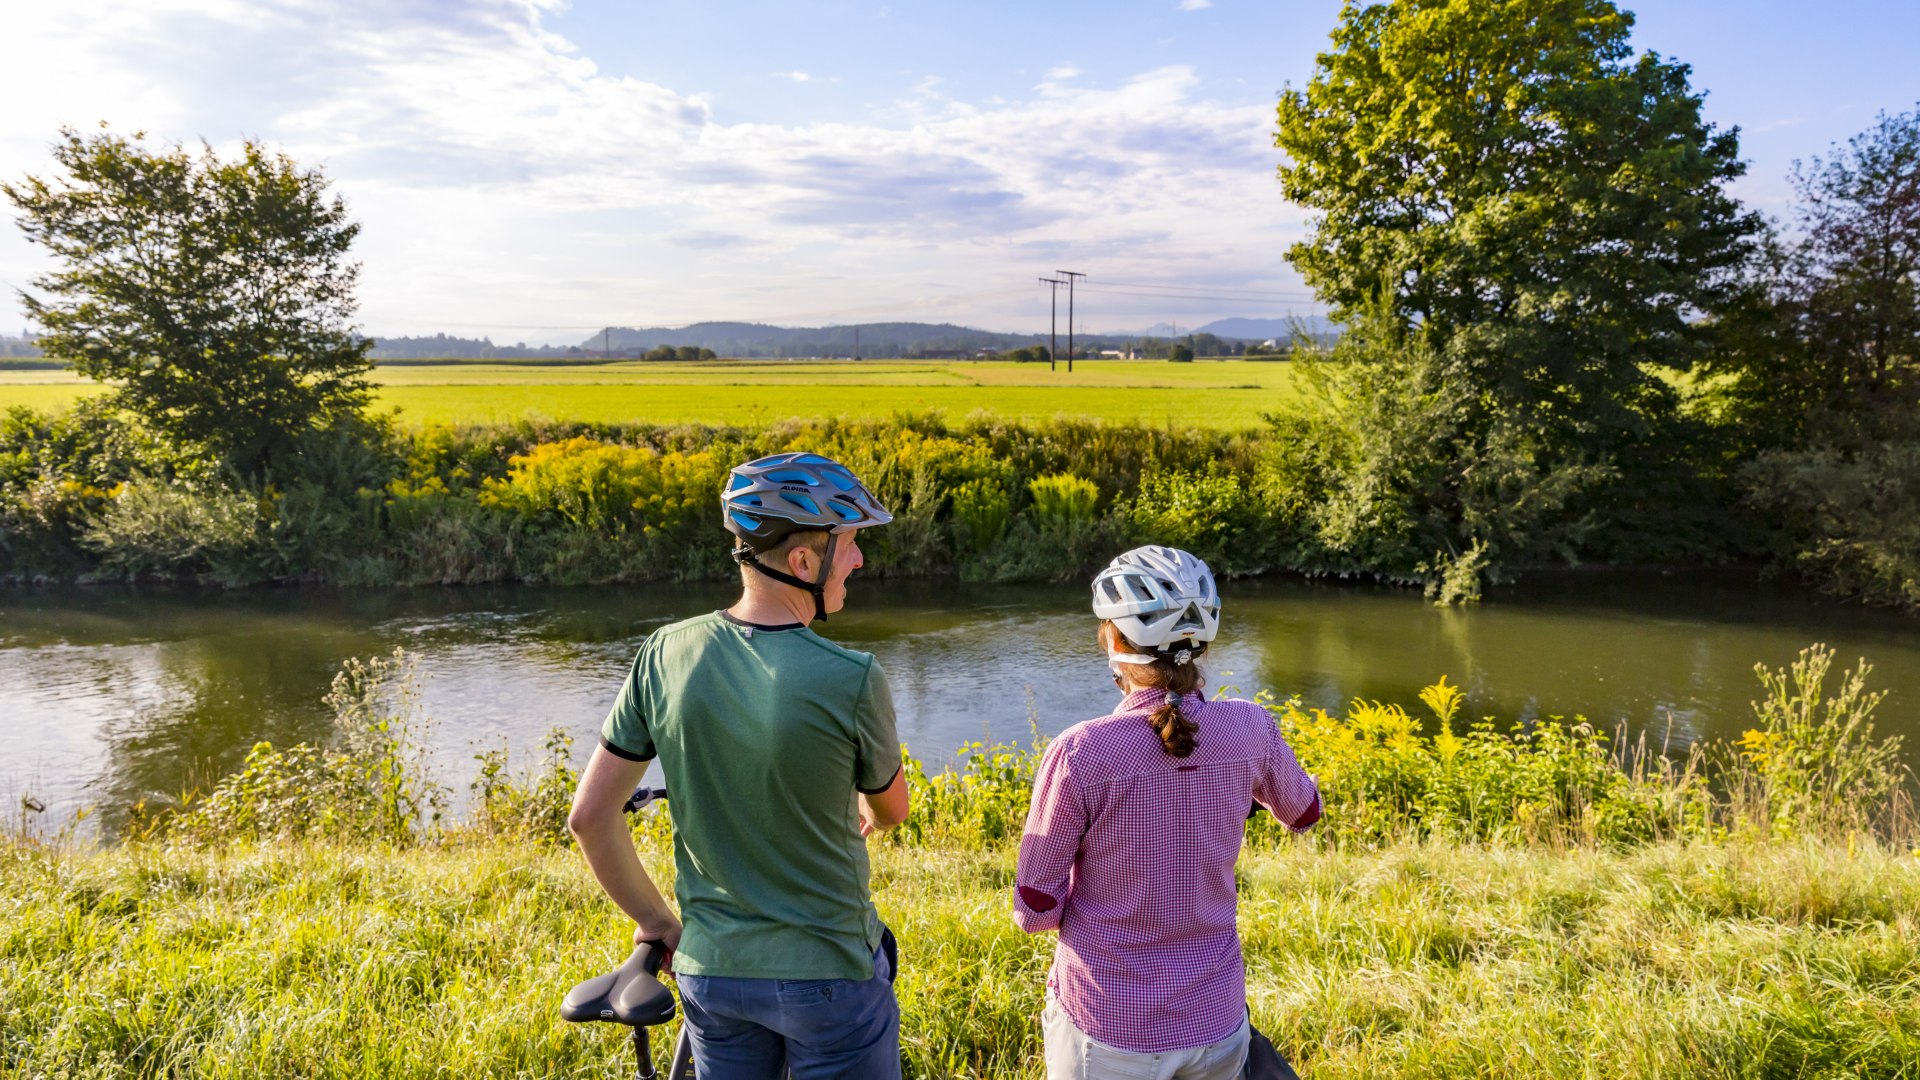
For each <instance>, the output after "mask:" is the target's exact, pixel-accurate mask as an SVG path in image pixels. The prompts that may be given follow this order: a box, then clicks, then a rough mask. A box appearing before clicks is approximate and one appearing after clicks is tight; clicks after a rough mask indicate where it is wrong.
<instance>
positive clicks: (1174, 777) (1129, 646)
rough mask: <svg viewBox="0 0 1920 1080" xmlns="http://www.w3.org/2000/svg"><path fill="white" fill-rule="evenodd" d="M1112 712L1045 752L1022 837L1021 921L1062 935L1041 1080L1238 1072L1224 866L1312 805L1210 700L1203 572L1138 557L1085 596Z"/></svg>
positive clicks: (1265, 725)
mask: <svg viewBox="0 0 1920 1080" xmlns="http://www.w3.org/2000/svg"><path fill="white" fill-rule="evenodd" d="M1093 613H1094V614H1095V615H1097V616H1099V617H1100V619H1101V620H1102V622H1101V624H1100V644H1101V645H1102V646H1103V647H1104V648H1105V650H1106V652H1107V657H1108V659H1107V664H1108V668H1109V669H1110V670H1111V671H1112V672H1113V677H1114V683H1115V685H1117V686H1118V687H1119V688H1120V690H1121V691H1122V692H1123V693H1124V694H1125V697H1124V698H1123V699H1122V700H1121V702H1120V704H1119V706H1118V707H1117V708H1115V709H1114V710H1113V711H1112V712H1111V713H1110V714H1108V715H1106V716H1102V717H1098V718H1096V719H1093V720H1087V721H1084V722H1082V723H1079V724H1076V725H1074V726H1073V727H1071V728H1069V729H1067V731H1066V732H1064V733H1063V734H1062V735H1061V736H1060V737H1059V738H1057V739H1055V740H1054V741H1053V743H1052V744H1051V745H1049V746H1048V747H1047V751H1046V754H1045V756H1044V757H1043V758H1042V759H1041V762H1040V769H1039V772H1038V774H1037V775H1036V777H1035V778H1034V789H1033V806H1032V808H1031V809H1030V810H1029V811H1028V813H1027V826H1026V832H1025V834H1024V835H1023V836H1022V837H1021V839H1020V864H1019V870H1018V872H1017V874H1016V876H1015V890H1014V921H1015V922H1016V923H1017V924H1019V926H1020V928H1021V929H1022V930H1026V931H1029V932H1034V931H1040V930H1051V929H1055V928H1058V929H1059V931H1060V945H1059V948H1058V949H1057V950H1055V952H1054V957H1053V970H1052V971H1051V972H1050V973H1049V974H1048V976H1047V1006H1046V1012H1045V1014H1044V1024H1045V1029H1046V1033H1045V1035H1046V1058H1047V1075H1048V1077H1050V1078H1052V1080H1061V1078H1065V1077H1143V1078H1146V1077H1151V1078H1154V1080H1174V1078H1179V1080H1211V1078H1215V1077H1219V1078H1226V1077H1234V1076H1238V1075H1239V1073H1240V1070H1241V1067H1242V1065H1243V1063H1244V1062H1245V1061H1246V1056H1247V1044H1248V1030H1249V1029H1248V1025H1247V1009H1246V1001H1247V996H1246V970H1245V967H1244V965H1243V964H1242V961H1241V956H1240V937H1239V934H1238V933H1237V932H1236V930H1235V929H1234V908H1235V897H1234V878H1233V864H1234V861H1235V859H1237V858H1238V857H1239V854H1240V841H1241V837H1242V835H1243V833H1244V831H1245V827H1246V820H1247V818H1248V817H1249V816H1250V814H1249V811H1248V808H1249V807H1250V806H1254V804H1258V806H1255V809H1256V810H1257V809H1258V807H1259V806H1264V807H1266V808H1267V809H1268V810H1269V811H1271V812H1272V813H1273V814H1274V816H1276V817H1278V818H1279V819H1280V821H1281V822H1283V823H1285V824H1286V826H1287V827H1288V828H1290V829H1293V830H1295V831H1296V832H1298V831H1303V830H1305V829H1306V828H1307V827H1309V826H1311V825H1312V824H1313V823H1314V822H1315V821H1317V820H1319V818H1320V792H1319V789H1318V787H1317V785H1315V783H1314V781H1313V778H1312V777H1310V776H1308V775H1307V774H1306V773H1305V772H1303V771H1302V770H1301V768H1300V764H1299V762H1297V761H1296V760H1294V756H1293V751H1292V749H1290V748H1289V747H1288V746H1287V743H1286V740H1285V739H1283V738H1282V737H1281V735H1280V731H1279V729H1278V728H1277V727H1275V726H1274V722H1273V719H1272V717H1270V716H1268V715H1267V712H1266V710H1265V709H1262V708H1261V707H1260V706H1258V705H1256V704H1254V703H1253V702H1250V701H1242V700H1238V699H1232V700H1221V701H1207V700H1206V699H1205V697H1204V696H1203V695H1201V694H1200V690H1201V688H1202V687H1203V686H1204V685H1205V681H1206V680H1205V678H1204V676H1203V674H1202V672H1201V669H1200V665H1199V663H1198V660H1199V658H1200V656H1201V655H1203V654H1204V653H1205V652H1206V650H1207V646H1208V644H1209V643H1210V642H1212V640H1213V638H1214V635H1215V634H1216V633H1217V632H1218V630H1219V627H1220V598H1219V593H1218V592H1217V591H1216V590H1215V588H1214V583H1213V574H1212V573H1211V572H1209V571H1208V569H1207V565H1206V564H1205V563H1203V562H1201V561H1200V560H1199V559H1196V558H1194V557H1193V556H1192V555H1189V554H1187V553H1186V552H1184V551H1179V550H1176V549H1173V548H1165V547H1158V546H1154V547H1144V548H1137V549H1135V550H1133V551H1129V552H1127V553H1126V554H1124V555H1122V556H1120V557H1119V558H1117V559H1115V560H1113V563H1112V564H1111V565H1109V566H1108V567H1107V568H1106V569H1105V570H1104V571H1102V572H1101V573H1100V576H1099V577H1097V578H1095V579H1094V582H1093Z"/></svg>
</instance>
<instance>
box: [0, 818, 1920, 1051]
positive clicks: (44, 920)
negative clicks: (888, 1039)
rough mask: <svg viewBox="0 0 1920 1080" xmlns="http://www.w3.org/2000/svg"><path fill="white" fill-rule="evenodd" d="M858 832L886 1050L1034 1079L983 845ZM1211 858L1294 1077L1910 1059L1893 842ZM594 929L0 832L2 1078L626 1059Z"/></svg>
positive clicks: (619, 942) (461, 896)
mask: <svg viewBox="0 0 1920 1080" xmlns="http://www.w3.org/2000/svg"><path fill="white" fill-rule="evenodd" d="M646 850H647V862H648V865H649V866H650V867H651V868H652V869H653V871H654V872H655V873H656V874H660V875H662V876H665V875H668V874H670V873H671V867H672V860H671V858H670V857H669V856H668V855H667V853H666V852H665V850H664V849H663V848H662V847H660V846H659V845H658V844H657V843H653V844H652V845H651V846H649V847H648V848H647V849H646ZM874 854H875V865H874V887H875V897H876V900H877V901H878V903H879V906H880V910H881V913H882V916H883V917H884V918H886V919H887V921H888V922H889V923H890V924H891V925H892V926H893V927H894V928H895V930H896V932H897V933H898V934H899V937H900V940H901V947H902V965H901V967H902V970H901V975H900V980H899V987H898V989H899V994H900V1001H901V1006H902V1010H903V1018H902V1036H903V1040H902V1041H903V1049H904V1053H905V1057H906V1061H907V1075H909V1076H912V1077H983V1078H984V1077H991V1078H1009V1080H1010V1078H1015V1077H1038V1076H1040V1075H1041V1069H1040V1065H1039V1048H1040V1040H1039V1036H1040V1028H1039V1023H1038V1020H1037V1017H1038V1015H1039V1011H1040V1006H1041V993H1042V988H1043V986H1044V980H1045V975H1046V969H1047V964H1048V962H1049V957H1050V956H1051V953H1052V949H1053V940H1052V938H1051V936H1049V935H1040V936H1028V935H1025V934H1022V933H1020V932H1018V931H1017V930H1015V929H1014V927H1013V925H1012V923H1011V921H1010V919H1009V916H1008V914H1007V912H1008V899H1007V894H1008V891H1009V884H1008V883H1009V881H1010V880H1011V875H1012V866H1013V858H1012V852H1011V850H1010V849H1009V848H1008V847H1007V846H1004V845H1002V846H996V847H993V848H989V849H986V850H968V849H963V848H959V847H932V848H929V847H922V846H912V847H896V846H894V845H891V844H888V843H882V842H876V843H875V845H874ZM1240 880H1241V932H1242V936H1243V938H1244V940H1245V943H1246V950H1247V965H1248V976H1249V978H1248V989H1249V994H1250V997H1251V1004H1252V1009H1253V1016H1254V1022H1255V1024H1256V1026H1258V1027H1259V1028H1261V1029H1262V1030H1263V1031H1266V1032H1267V1033H1268V1034H1269V1035H1271V1036H1272V1037H1273V1038H1274V1041H1275V1042H1276V1044H1277V1045H1279V1046H1280V1047H1281V1048H1282V1050H1283V1052H1284V1053H1286V1054H1287V1055H1288V1057H1289V1058H1290V1059H1292V1060H1293V1061H1294V1062H1296V1063H1297V1064H1298V1065H1299V1066H1300V1067H1301V1070H1302V1072H1303V1073H1304V1074H1305V1075H1308V1076H1312V1077H1316V1078H1320V1080H1331V1078H1354V1080H1360V1078H1367V1077H1409V1078H1415V1077H1418V1078H1429V1077H1461V1078H1468V1077H1501V1078H1516V1080H1518V1078H1528V1077H1554V1078H1560V1077H1565V1078H1569V1080H1571V1078H1586V1077H1612V1076H1634V1077H1641V1078H1648V1080H1652V1078H1662V1077H1674V1078H1678V1077H1727V1078H1736V1077H1738V1078H1747V1077H1751V1078H1756V1080H1757V1078H1766V1077H1781V1078H1785V1077H1886V1078H1894V1077H1913V1076H1915V1075H1917V1074H1920V1065H1917V1064H1916V1063H1920V915H1917V914H1916V913H1920V859H1915V858H1914V856H1913V855H1912V854H1908V853H1903V852H1897V851H1890V850H1887V849H1884V848H1882V847H1880V846H1877V845H1873V844H1870V843H1862V844H1860V845H1858V846H1852V847H1850V846H1848V845H1846V844H1834V843H1817V842H1808V843H1796V844H1766V845H1759V846H1741V845H1684V844H1659V845H1654V846H1651V847H1647V848H1641V849H1636V850H1628V851H1610V850H1604V849H1601V850H1594V849H1580V850H1569V851H1548V850H1529V849H1504V850H1503V849H1486V848H1479V847H1470V846H1457V845H1452V844H1413V845H1396V846H1393V847H1389V848H1386V849H1381V850H1366V849H1351V850H1340V849H1334V848H1329V847H1324V846H1321V845H1319V844H1316V843H1312V842H1304V843H1300V842H1296V843H1284V844H1280V845H1278V846H1275V847H1270V848H1263V849H1260V850H1255V851H1250V852H1248V854H1247V855H1246V856H1244V857H1243V858H1242V860H1241V864H1240ZM628 925H629V926H630V925H631V924H628ZM624 933H625V931H624V930H623V927H622V924H621V920H620V919H619V918H618V917H617V915H616V913H615V912H614V910H613V909H612V907H611V906H610V905H609V904H608V903H607V902H606V901H605V900H604V898H602V897H601V896H600V895H599V894H598V891H597V889H596V888H595V886H594V884H593V881H592V879H591V878H590V877H589V875H588V874H587V871H586V868H585V866H584V865H583V864H582V863H581V862H580V860H579V857H578V856H577V855H575V854H574V853H572V852H570V851H567V850H564V849H559V848H555V847H553V846H550V845H543V844H535V843H505V842H484V843H476V844H473V845H452V846H443V847H433V848H419V849H397V848H389V847H384V846H379V845H354V844H325V843H312V842H295V843H280V842H275V843H266V844H261V845H258V846H252V845H237V846H232V847H223V848H213V849H198V848H191V847H185V846H175V845H156V844H146V843H132V844H126V845H122V846H119V847H114V848H101V849H91V848H64V847H60V846H52V847H42V846H39V845H36V844H33V843H31V842H26V841H21V840H17V839H16V840H11V841H8V840H0V1075H9V1076H22V1077H28V1076H31V1077H42V1076H46V1077H52V1076H62V1077H96V1076H97V1077H122V1076H141V1077H159V1076H206V1077H281V1076H285V1077H294V1076H345V1075H354V1076H382V1077H429V1076H449V1075H456V1076H489V1077H608V1078H613V1077H623V1076H630V1075H632V1066H631V1056H630V1051H629V1050H628V1048H627V1046H626V1044H625V1043H624V1042H623V1041H622V1039H621V1037H620V1034H621V1033H620V1032H619V1031H617V1030H615V1029H610V1028H606V1027H600V1026H595V1027H593V1028H591V1029H582V1028H576V1027H572V1026H570V1025H568V1024H566V1023H564V1022H562V1021H561V1020H560V1018H559V1015H558V1013H557V1008H558V1004H559V999H560V995H561V994H562V993H564V992H565V990H566V988H567V987H568V986H570V985H571V984H572V983H573V982H575V981H576V980H579V979H582V978H585V977H586V976H588V975H591V974H595V973H597V972H598V971H600V970H602V969H605V968H608V967H611V966H612V965H613V964H614V963H615V962H616V961H617V960H618V959H619V958H620V957H621V956H623V955H624V954H625V952H626V945H625V943H624ZM669 1042H670V1037H662V1038H659V1039H657V1040H656V1054H660V1055H664V1052H665V1045H666V1044H668V1043H669ZM662 1064H664V1061H663V1062H662Z"/></svg>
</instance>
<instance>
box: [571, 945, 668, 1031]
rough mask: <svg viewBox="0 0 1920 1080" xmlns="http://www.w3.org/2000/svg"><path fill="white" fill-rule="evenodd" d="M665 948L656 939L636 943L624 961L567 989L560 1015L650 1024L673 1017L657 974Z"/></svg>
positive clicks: (635, 1024)
mask: <svg viewBox="0 0 1920 1080" xmlns="http://www.w3.org/2000/svg"><path fill="white" fill-rule="evenodd" d="M665 958H666V950H664V949H663V948H661V945H660V943H659V942H657V941H649V942H646V943H645V944H642V945H636V946H634V948H633V953H632V954H631V955H629V956H628V957H627V960H626V963H624V964H621V965H620V966H619V967H618V968H615V969H614V970H612V971H609V972H607V973H606V974H605V975H595V976H594V977H593V978H591V979H588V980H587V981H585V982H583V983H581V984H579V985H578V986H575V987H574V988H573V989H571V990H569V991H567V996H566V999H565V1000H563V1001H562V1002H561V1003H560V1015H561V1017H562V1018H564V1019H567V1020H571V1021H573V1022H574V1023H583V1022H585V1021H589V1020H606V1021H609V1022H611V1023H615V1024H626V1025H627V1026H629V1027H652V1026H653V1025H655V1024H664V1023H666V1022H667V1021H669V1020H671V1019H673V1011H674V1007H673V991H671V990H669V989H667V987H666V984H665V983H663V982H661V981H660V979H659V978H658V976H659V974H660V964H661V962H662V961H663V960H664V959H665Z"/></svg>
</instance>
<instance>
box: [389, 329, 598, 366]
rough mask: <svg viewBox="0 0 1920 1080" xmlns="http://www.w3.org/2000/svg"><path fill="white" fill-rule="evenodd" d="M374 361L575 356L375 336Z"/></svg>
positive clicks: (544, 348)
mask: <svg viewBox="0 0 1920 1080" xmlns="http://www.w3.org/2000/svg"><path fill="white" fill-rule="evenodd" d="M369 355H371V356H372V357H373V358H374V359H375V360H445V359H450V358H458V359H462V360H557V359H562V358H565V357H569V356H572V357H578V356H580V355H581V351H580V350H579V349H577V348H573V347H571V346H567V345H527V344H525V343H524V342H517V343H515V344H512V345H495V344H494V343H493V339H491V338H463V337H455V336H453V335H450V334H433V335H431V336H422V337H386V338H383V337H377V338H374V339H373V349H372V351H371V352H370V353H369Z"/></svg>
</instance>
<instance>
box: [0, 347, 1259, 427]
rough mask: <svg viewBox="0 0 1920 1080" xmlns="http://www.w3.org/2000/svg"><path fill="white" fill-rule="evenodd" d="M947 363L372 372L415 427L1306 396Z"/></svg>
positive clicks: (68, 398) (46, 382)
mask: <svg viewBox="0 0 1920 1080" xmlns="http://www.w3.org/2000/svg"><path fill="white" fill-rule="evenodd" d="M1075 367H1076V369H1077V370H1075V371H1074V372H1072V373H1071V374H1069V373H1068V372H1067V370H1066V367H1065V365H1062V366H1061V367H1060V368H1059V369H1058V370H1057V371H1049V370H1048V369H1047V367H1046V366H1045V365H1041V364H1011V363H943V362H936V361H865V362H859V363H853V362H845V361H840V362H835V361H726V360H722V361H716V362H712V363H704V364H643V363H637V362H630V363H613V364H596V365H590V366H558V365H552V366H549V365H539V364H495V363H485V362H461V361H449V362H448V363H445V364H420V365H383V366H380V367H377V368H375V369H374V373H373V377H374V381H375V382H376V383H378V384H379V387H380V390H379V394H378V397H377V404H378V405H379V406H380V407H381V408H397V409H399V410H400V416H401V418H402V419H403V420H404V421H407V422H409V423H414V424H498V423H506V422H511V421H514V420H519V419H525V418H546V419H553V420H574V421H584V422H589V423H631V422H650V423H661V424H673V423H708V424H744V425H757V424H764V423H766V422H769V421H772V420H779V419H784V418H788V417H800V418H824V417H828V416H850V417H885V416H889V415H891V414H893V413H896V412H901V411H923V410H928V409H939V410H943V411H945V412H946V413H947V414H948V415H950V416H954V417H960V416H965V415H967V414H969V413H973V412H976V411H981V410H985V411H988V412H991V413H993V414H994V415H996V416H998V417H1001V418H1003V419H1006V420H1011V421H1036V420H1045V419H1050V418H1052V417H1055V416H1060V415H1068V416H1095V417H1100V418H1103V419H1109V420H1116V421H1129V422H1136V423H1148V424H1156V425H1158V424H1173V425H1198V426H1205V427H1211V428H1216V429H1225V430H1233V429H1239V428H1248V427H1255V426H1258V425H1259V424H1260V422H1261V415H1262V414H1263V413H1266V412H1271V411H1273V410H1274V409H1276V408H1278V407H1279V406H1281V405H1282V404H1284V403H1285V402H1286V401H1288V400H1290V399H1291V398H1292V397H1293V395H1294V394H1295V393H1296V388H1295V382H1294V376H1293V367H1292V365H1291V364H1287V363H1273V362H1261V361H1246V360H1220V361H1204V360H1203V361H1198V362H1195V363H1192V364H1170V363H1164V362H1152V361H1132V362H1128V361H1111V360H1109V361H1081V362H1079V363H1078V364H1076V365H1075ZM97 392H98V389H97V387H96V386H95V384H93V383H91V382H89V381H87V380H85V379H82V378H80V377H78V376H76V375H73V374H71V373H67V372H58V371H8V372H0V408H4V407H7V406H12V405H26V406H29V407H32V408H35V409H42V410H59V409H65V408H67V407H69V406H71V405H72V404H73V402H74V401H76V400H78V399H79V398H80V397H82V396H84V395H87V394H91V393H97Z"/></svg>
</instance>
